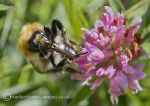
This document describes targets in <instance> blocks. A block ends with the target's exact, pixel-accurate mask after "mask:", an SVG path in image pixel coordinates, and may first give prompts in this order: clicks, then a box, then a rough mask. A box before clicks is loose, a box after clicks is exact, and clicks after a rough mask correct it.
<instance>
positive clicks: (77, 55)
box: [74, 52, 88, 58]
mask: <svg viewBox="0 0 150 106" xmlns="http://www.w3.org/2000/svg"><path fill="white" fill-rule="evenodd" d="M87 53H88V52H85V53H80V54H76V55H75V56H74V57H75V58H77V57H79V56H81V55H85V54H87Z"/></svg>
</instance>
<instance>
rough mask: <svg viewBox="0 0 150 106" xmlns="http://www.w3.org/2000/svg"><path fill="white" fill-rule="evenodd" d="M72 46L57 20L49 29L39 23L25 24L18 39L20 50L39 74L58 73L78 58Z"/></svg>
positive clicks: (72, 43)
mask: <svg viewBox="0 0 150 106" xmlns="http://www.w3.org/2000/svg"><path fill="white" fill-rule="evenodd" d="M74 45H75V43H74V42H72V41H70V40H68V38H67V36H66V31H65V28H64V26H63V25H62V23H61V22H60V21H58V20H53V21H52V26H51V29H50V28H48V27H46V26H43V25H41V24H39V23H33V24H27V25H25V26H23V28H22V30H21V32H20V37H19V39H18V46H19V48H20V50H21V51H22V52H23V54H24V55H25V56H26V57H27V59H28V60H29V61H30V62H31V64H32V65H33V67H34V68H35V69H36V70H37V72H39V73H47V72H59V71H62V70H63V69H64V68H66V67H67V64H68V63H69V62H71V60H72V59H74V58H75V57H76V56H79V55H78V54H77V52H76V50H75V47H74ZM68 69H69V70H71V68H68Z"/></svg>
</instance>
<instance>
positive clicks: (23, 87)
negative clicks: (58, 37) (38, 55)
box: [0, 0, 150, 106]
mask: <svg viewBox="0 0 150 106" xmlns="http://www.w3.org/2000/svg"><path fill="white" fill-rule="evenodd" d="M105 5H109V6H111V7H113V8H114V10H115V12H117V11H123V12H124V14H125V16H126V17H127V18H128V20H129V21H130V22H131V21H132V20H133V19H135V18H136V17H138V16H142V19H143V22H142V26H141V28H140V31H141V32H142V37H143V38H144V39H145V43H143V44H142V47H143V48H144V49H145V50H146V51H147V52H148V53H149V54H150V0H132V1H131V0H0V106H111V105H112V104H111V102H110V99H109V95H108V92H107V90H108V84H107V83H106V82H104V83H103V84H102V85H101V86H100V87H99V88H98V89H97V90H95V91H91V90H90V89H89V88H88V87H86V86H84V87H83V86H81V85H80V83H79V82H78V81H73V80H71V79H70V76H69V75H68V74H67V73H64V74H62V73H60V74H56V75H54V74H39V73H37V72H36V71H34V69H33V68H32V66H31V64H30V63H29V62H28V61H27V60H26V59H25V57H24V56H23V55H22V54H21V53H20V51H19V50H18V48H17V47H16V44H17V40H18V37H19V31H20V30H21V27H22V26H23V25H24V24H26V23H32V22H39V23H41V24H43V25H47V26H49V27H50V26H51V21H52V20H53V19H58V20H60V21H61V22H62V23H63V24H64V26H65V27H66V30H67V33H68V37H69V38H70V39H73V40H74V41H76V42H78V43H80V38H81V36H82V31H81V30H80V29H81V27H86V28H87V29H90V28H92V27H93V24H94V22H95V20H96V19H99V18H100V17H101V14H102V12H103V7H104V6H105ZM140 60H141V61H142V62H144V63H145V68H144V72H145V73H146V77H145V79H144V80H142V81H140V83H141V86H142V87H143V91H142V92H140V93H138V94H136V95H135V94H132V93H131V92H128V91H127V92H126V94H125V95H123V96H121V97H119V103H118V105H117V106H142V105H143V106H150V93H149V89H150V59H146V58H141V59H140ZM3 95H6V98H5V100H4V99H3V97H4V96H3ZM10 95H11V97H12V98H11V99H10V100H9V97H10ZM23 96H27V97H23ZM29 96H32V97H29ZM33 96H35V97H33ZM44 96H45V98H44ZM50 96H51V97H52V96H53V98H51V99H50V98H48V97H50Z"/></svg>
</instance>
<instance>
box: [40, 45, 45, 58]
mask: <svg viewBox="0 0 150 106" xmlns="http://www.w3.org/2000/svg"><path fill="white" fill-rule="evenodd" d="M39 50H40V52H41V54H40V55H41V56H42V57H44V58H46V54H45V53H44V52H43V50H42V49H41V47H40V46H39Z"/></svg>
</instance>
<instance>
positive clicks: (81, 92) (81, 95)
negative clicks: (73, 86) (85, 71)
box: [69, 86, 92, 106]
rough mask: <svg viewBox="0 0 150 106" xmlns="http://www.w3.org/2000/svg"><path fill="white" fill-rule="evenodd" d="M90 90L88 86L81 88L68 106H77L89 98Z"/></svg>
mask: <svg viewBox="0 0 150 106" xmlns="http://www.w3.org/2000/svg"><path fill="white" fill-rule="evenodd" d="M91 93H92V90H91V89H90V88H89V87H88V86H83V87H82V88H81V89H80V90H79V91H78V92H77V94H76V95H75V97H74V98H73V99H72V101H71V103H70V105H69V106H77V104H79V103H80V102H81V101H82V100H84V99H85V98H87V97H89V96H90V94H91Z"/></svg>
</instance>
